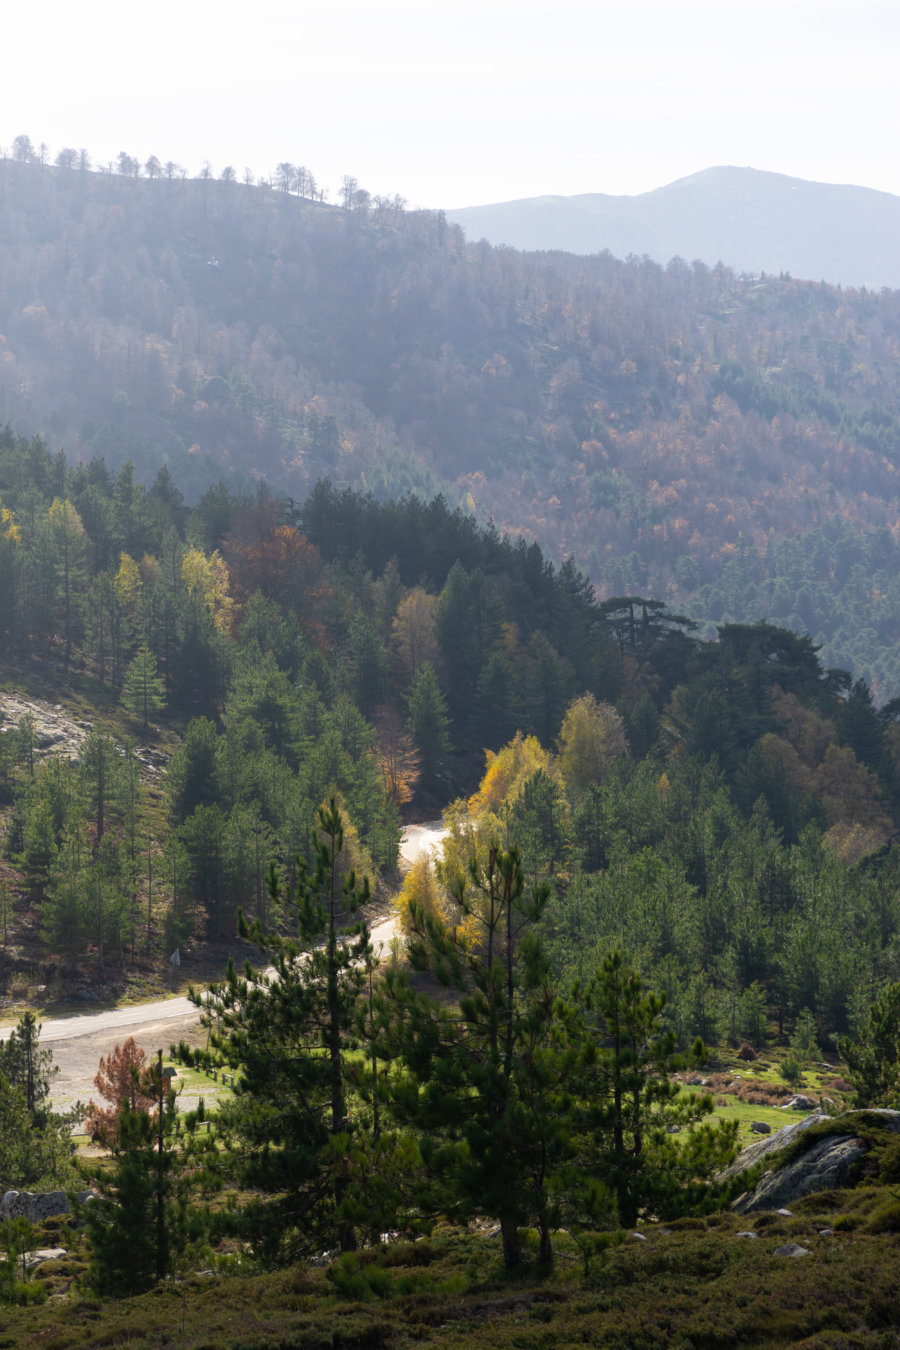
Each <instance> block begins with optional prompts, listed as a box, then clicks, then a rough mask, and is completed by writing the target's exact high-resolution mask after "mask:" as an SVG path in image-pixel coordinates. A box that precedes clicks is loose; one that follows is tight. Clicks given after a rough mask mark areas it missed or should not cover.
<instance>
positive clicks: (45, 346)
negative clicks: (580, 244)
mask: <svg viewBox="0 0 900 1350" xmlns="http://www.w3.org/2000/svg"><path fill="white" fill-rule="evenodd" d="M125 158H126V159H127V160H128V162H129V163H131V161H130V159H129V157H127V156H126V157H125ZM290 167H291V166H287V168H290ZM284 182H285V186H284V187H281V186H278V187H276V188H273V187H272V186H271V185H268V184H266V185H260V186H249V185H244V184H238V183H236V182H233V181H217V180H214V179H198V180H181V179H172V180H169V179H167V178H160V177H159V176H156V177H154V178H149V177H148V178H142V177H140V175H139V174H135V173H129V174H94V173H91V172H86V171H82V170H81V169H80V168H60V167H53V168H51V167H50V166H47V165H40V164H37V163H17V162H10V161H6V162H0V316H2V319H0V424H2V423H4V422H9V423H10V425H11V426H12V427H13V428H14V429H15V430H16V431H19V432H22V433H27V434H28V435H32V434H34V433H35V432H39V433H40V434H41V435H42V436H44V437H45V438H46V440H47V443H48V444H49V446H50V447H51V448H52V449H53V450H59V449H62V450H65V451H66V452H67V454H69V455H70V456H71V457H72V458H74V459H75V460H78V461H81V462H83V463H85V464H87V463H89V462H90V461H91V460H92V459H93V458H94V457H95V456H102V457H104V458H105V459H106V461H107V463H108V464H109V465H111V466H113V467H115V466H118V465H121V464H122V463H123V462H124V461H126V460H129V459H130V460H132V461H134V463H135V465H136V467H137V469H138V474H139V476H142V477H143V478H145V479H146V480H147V481H151V480H152V479H153V477H154V475H155V474H156V473H157V471H158V469H159V466H160V464H162V463H168V464H170V465H171V466H172V469H173V471H174V472H177V477H178V481H179V483H180V485H181V488H182V491H183V492H184V493H185V495H186V496H187V497H188V498H189V499H191V500H196V499H197V497H198V496H199V495H200V494H202V493H203V491H204V489H205V488H206V487H207V486H208V485H209V483H210V482H211V481H215V480H216V479H217V478H219V477H221V476H223V475H225V474H228V473H232V474H237V475H239V476H240V478H242V479H243V481H246V480H247V479H251V480H253V479H257V480H258V479H263V480H266V481H267V482H269V483H271V484H273V485H274V486H276V487H278V488H280V489H281V490H283V491H284V492H285V493H286V494H288V495H289V496H291V497H293V498H294V500H295V501H302V500H304V499H305V498H306V497H307V495H308V494H309V493H310V492H311V491H312V489H313V488H314V487H315V484H316V483H317V482H318V481H319V480H321V479H325V478H328V479H330V480H331V481H332V483H334V484H335V485H337V486H339V487H352V488H355V489H359V490H362V491H364V492H371V493H373V494H374V496H375V498H376V499H377V500H379V501H387V500H389V499H392V498H397V497H401V496H403V494H405V493H408V492H415V493H417V494H419V495H420V496H429V495H431V494H433V493H434V492H436V491H443V492H444V493H445V494H446V496H447V498H448V500H449V502H450V503H451V504H452V505H457V504H459V505H462V506H463V507H464V508H465V509H466V510H467V511H469V512H472V513H473V514H475V515H476V517H477V518H478V519H479V520H480V521H481V522H485V523H486V522H488V521H493V522H494V523H495V525H496V526H497V528H498V529H499V530H508V531H511V532H513V533H515V534H516V535H521V536H524V537H526V538H528V539H539V540H540V541H541V542H542V545H543V546H544V547H545V548H546V550H547V552H548V554H549V555H550V556H551V557H552V558H554V559H555V560H557V561H562V560H564V559H566V558H568V557H570V556H572V557H574V559H575V562H576V564H577V565H578V566H579V567H580V568H582V569H584V570H585V571H587V572H588V573H589V574H590V576H591V578H592V580H593V582H594V584H595V585H596V587H597V588H598V591H599V592H600V593H601V594H604V595H608V596H616V595H624V594H635V593H640V594H643V595H653V596H656V597H659V598H664V599H668V600H671V601H673V602H674V603H676V604H677V605H678V606H679V607H681V608H684V609H686V610H688V611H689V612H690V613H691V615H692V617H694V618H697V619H701V620H704V621H712V622H715V623H719V622H723V621H727V620H729V619H740V620H743V619H755V618H759V617H763V616H764V617H767V618H768V619H770V620H773V621H777V622H781V623H785V624H787V625H789V626H790V627H792V628H793V629H794V630H795V631H798V632H800V631H806V632H808V633H810V634H811V636H813V637H814V638H815V639H816V640H817V641H818V642H821V643H822V644H824V657H823V659H824V660H825V661H826V663H827V664H828V665H833V666H842V667H846V668H848V669H853V670H854V671H856V672H860V673H864V674H865V675H866V678H867V679H868V680H869V682H870V683H871V684H872V686H873V688H874V689H875V691H876V694H877V696H878V697H879V698H888V697H891V696H892V695H893V694H895V693H896V694H900V681H898V674H897V672H898V671H900V514H898V508H897V499H898V485H900V380H898V352H900V291H894V290H884V291H882V292H881V293H878V294H876V293H873V292H871V291H866V290H853V289H840V288H838V287H834V286H830V285H826V284H823V283H821V282H809V281H798V280H794V279H792V278H790V277H787V276H766V277H764V278H763V277H759V276H757V275H753V274H748V273H743V274H741V273H737V272H735V271H734V270H732V269H730V268H728V267H726V266H724V265H720V266H715V267H708V266H707V265H706V264H704V263H702V262H695V263H692V264H688V263H687V262H684V261H683V260H680V259H676V260H673V261H672V262H670V263H669V264H668V265H666V266H665V267H663V266H661V265H659V264H658V263H655V262H653V261H652V260H651V259H650V258H649V257H640V258H631V259H630V260H627V261H624V262H623V261H619V260H617V259H616V258H614V257H613V256H612V254H611V253H610V252H603V253H598V254H594V255H591V256H577V255H574V254H565V253H552V254H547V253H518V252H516V251H515V250H513V249H510V248H493V247H491V246H490V245H489V244H488V243H486V242H484V241H482V242H479V243H470V242H467V241H466V238H465V235H464V232H463V230H462V229H461V228H460V226H459V225H456V224H453V223H452V222H450V221H448V220H447V219H446V217H445V216H444V214H443V213H441V212H428V211H406V210H404V209H403V208H402V203H399V204H398V202H397V200H396V199H390V200H388V199H384V198H378V197H372V196H370V194H369V193H368V192H363V191H362V190H359V192H357V191H356V190H354V192H353V193H352V194H351V195H350V198H349V200H348V201H347V202H345V203H344V204H343V205H342V206H340V207H338V206H329V205H325V204H323V203H321V202H320V201H318V200H316V201H312V200H310V199H309V197H308V196H307V197H302V196H299V195H298V194H297V192H295V191H294V190H293V188H291V187H290V184H291V183H292V182H293V179H292V178H291V177H290V175H288V174H287V173H286V174H285V176H284ZM823 232H824V231H823Z"/></svg>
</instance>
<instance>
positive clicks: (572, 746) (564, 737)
mask: <svg viewBox="0 0 900 1350" xmlns="http://www.w3.org/2000/svg"><path fill="white" fill-rule="evenodd" d="M627 750H628V740H627V738H626V735H625V726H624V723H623V722H622V719H621V717H620V716H619V714H618V713H617V712H616V710H615V708H613V707H611V706H610V704H608V703H598V702H597V700H596V699H595V698H594V695H593V694H582V695H581V697H580V698H576V699H575V700H574V701H573V702H572V703H570V704H569V706H568V708H567V709H566V715H565V717H564V718H563V723H562V728H561V730H560V733H559V771H560V773H561V774H562V777H563V779H564V780H565V782H566V785H567V787H568V788H569V791H570V792H571V793H572V794H573V795H574V796H575V797H576V798H578V797H581V796H582V794H583V793H584V792H586V791H587V789H588V788H589V787H590V785H591V784H592V783H597V782H599V781H600V780H601V779H602V778H603V777H604V776H605V775H606V774H607V773H608V772H609V770H610V769H611V767H612V765H613V764H614V763H615V761H616V760H617V759H619V758H620V756H622V755H624V754H625V753H626V752H627Z"/></svg>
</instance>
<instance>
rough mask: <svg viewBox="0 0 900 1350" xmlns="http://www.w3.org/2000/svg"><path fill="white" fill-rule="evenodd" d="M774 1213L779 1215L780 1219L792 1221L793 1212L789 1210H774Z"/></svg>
mask: <svg viewBox="0 0 900 1350" xmlns="http://www.w3.org/2000/svg"><path fill="white" fill-rule="evenodd" d="M775 1213H776V1214H780V1215H781V1217H782V1219H792V1218H793V1217H794V1213H793V1210H790V1209H776V1211H775Z"/></svg>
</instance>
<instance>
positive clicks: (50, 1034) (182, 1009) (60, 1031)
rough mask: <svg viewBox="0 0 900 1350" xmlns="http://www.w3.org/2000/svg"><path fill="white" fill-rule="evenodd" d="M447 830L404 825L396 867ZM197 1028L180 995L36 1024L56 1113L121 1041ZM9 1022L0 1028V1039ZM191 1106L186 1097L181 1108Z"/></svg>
mask: <svg viewBox="0 0 900 1350" xmlns="http://www.w3.org/2000/svg"><path fill="white" fill-rule="evenodd" d="M445 833H446V831H445V829H444V826H443V822H442V821H439V820H437V821H429V822H428V823H427V824H424V825H409V826H407V828H406V830H405V832H404V834H403V838H402V840H401V841H400V861H401V867H402V868H403V869H404V870H405V868H407V867H409V865H410V863H411V862H413V861H414V860H415V859H416V858H417V857H419V855H420V854H421V853H424V852H431V851H432V850H433V849H436V848H437V846H438V845H439V844H440V841H441V840H442V839H443V837H444V835H445ZM396 923H397V921H396V919H394V918H393V917H392V916H390V917H387V918H384V919H379V920H377V921H376V922H375V923H373V924H372V927H371V934H372V942H373V945H374V947H375V950H376V952H377V951H378V949H379V947H382V948H384V947H387V945H388V944H389V943H390V941H391V939H392V938H393V937H394V935H395V933H396ZM198 1024H199V1013H198V1011H197V1009H196V1007H195V1006H194V1004H193V1003H191V1002H190V1000H189V999H188V998H186V997H184V996H183V995H177V996H176V997H173V998H165V999H160V1000H158V1001H156V1002H154V1003H133V1004H129V1006H128V1007H125V1008H107V1009H104V1010H102V1011H99V1012H93V1013H91V1012H78V1013H72V1014H70V1015H69V1016H65V1017H50V1018H47V1019H46V1020H44V1021H42V1023H41V1045H42V1046H44V1047H45V1048H47V1049H51V1050H52V1051H53V1059H54V1062H55V1063H56V1064H57V1065H58V1067H59V1073H58V1074H56V1075H55V1077H54V1078H53V1081H52V1084H51V1093H50V1095H51V1097H52V1100H53V1104H54V1106H55V1107H57V1109H60V1110H65V1109H66V1108H67V1107H70V1106H72V1105H74V1103H75V1102H77V1101H83V1102H86V1101H87V1100H88V1098H89V1097H91V1096H92V1094H93V1093H94V1092H95V1090H96V1089H95V1088H94V1075H95V1074H96V1072H97V1067H98V1065H99V1063H100V1057H101V1055H108V1054H109V1053H110V1051H111V1050H113V1049H115V1046H116V1044H117V1043H118V1044H120V1043H121V1041H122V1040H123V1038H127V1037H128V1036H133V1037H134V1039H135V1040H136V1041H137V1042H138V1044H139V1045H142V1046H143V1048H144V1049H145V1050H146V1051H147V1053H148V1055H149V1054H152V1053H153V1052H155V1051H156V1049H157V1048H158V1047H162V1048H163V1049H165V1048H167V1047H168V1045H169V1044H170V1042H172V1041H175V1040H178V1039H180V1037H182V1036H183V1035H185V1033H186V1032H188V1031H189V1030H191V1029H192V1028H195V1027H196V1026H197V1025H198ZM11 1025H13V1024H12V1023H7V1024H5V1025H3V1026H0V1039H2V1038H3V1037H4V1036H5V1034H6V1033H7V1032H8V1031H9V1029H10V1026H11ZM192 1105H196V1098H193V1097H192V1098H190V1099H188V1098H187V1097H186V1098H185V1099H184V1101H183V1102H182V1107H183V1109H190V1107H191V1106H192Z"/></svg>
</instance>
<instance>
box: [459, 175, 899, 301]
mask: <svg viewBox="0 0 900 1350" xmlns="http://www.w3.org/2000/svg"><path fill="white" fill-rule="evenodd" d="M447 216H448V219H450V220H452V221H455V222H456V223H457V224H459V225H462V227H463V228H464V230H465V231H466V234H467V235H468V236H469V238H470V239H478V238H482V237H483V238H485V239H488V240H489V241H490V242H491V243H492V244H508V245H510V246H511V247H513V248H519V249H528V250H532V249H535V250H536V249H540V250H556V249H561V250H565V251H566V252H569V253H600V252H602V251H603V250H604V249H608V250H609V252H610V253H612V254H613V255H614V256H615V257H617V258H626V257H628V256H630V255H635V256H637V257H643V256H644V255H646V256H647V257H650V258H653V259H654V260H655V261H656V262H660V263H666V262H668V261H669V259H670V258H675V257H680V258H685V259H687V260H688V261H689V262H691V261H693V260H694V259H695V258H699V259H700V260H701V261H702V262H705V263H707V264H708V265H709V266H713V265H714V264H715V263H717V262H724V263H725V264H726V265H727V266H729V267H733V268H735V269H736V270H737V271H739V272H756V273H761V272H765V273H767V274H769V275H772V274H774V275H776V276H777V275H779V274H781V273H789V274H790V275H791V276H795V277H802V278H805V279H809V280H812V281H820V280H822V281H827V282H830V283H831V284H832V285H841V286H865V287H867V288H868V289H870V290H876V291H877V290H880V289H881V288H882V287H883V286H889V287H900V244H898V240H900V197H895V196H893V195H892V194H891V193H888V192H876V191H874V190H873V189H872V188H864V187H851V186H841V185H837V184H831V183H812V182H808V181H807V180H805V179H802V178H791V177H788V176H787V175H785V174H780V173H765V172H762V171H760V170H758V169H750V168H735V167H720V168H712V169H705V170H703V172H702V173H696V174H691V175H690V176H689V177H688V178H679V179H678V180H677V181H676V182H674V183H668V184H667V185H666V186H665V187H660V188H655V189H654V190H653V191H652V192H644V193H641V194H640V195H638V196H634V197H624V196H623V197H616V196H609V195H607V194H605V193H601V192H594V193H583V194H580V195H578V196H574V197H555V196H554V197H549V196H548V197H529V198H524V199H523V200H521V201H513V202H498V203H495V204H492V205H486V206H469V207H463V208H460V209H457V210H452V211H448V212H447Z"/></svg>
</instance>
